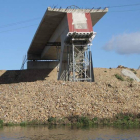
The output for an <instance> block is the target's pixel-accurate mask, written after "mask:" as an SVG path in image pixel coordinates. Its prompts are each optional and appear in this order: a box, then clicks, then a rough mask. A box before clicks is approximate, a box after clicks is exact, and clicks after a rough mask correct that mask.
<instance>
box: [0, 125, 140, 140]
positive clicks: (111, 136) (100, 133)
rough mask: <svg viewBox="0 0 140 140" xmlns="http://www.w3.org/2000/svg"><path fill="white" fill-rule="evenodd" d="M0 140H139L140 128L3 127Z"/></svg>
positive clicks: (0, 130)
mask: <svg viewBox="0 0 140 140" xmlns="http://www.w3.org/2000/svg"><path fill="white" fill-rule="evenodd" d="M0 140H140V128H114V127H103V126H102V127H101V126H100V127H94V128H93V127H92V128H91V127H90V128H85V127H84V128H77V127H71V126H57V127H49V126H26V127H21V126H12V127H6V126H4V127H3V128H0Z"/></svg>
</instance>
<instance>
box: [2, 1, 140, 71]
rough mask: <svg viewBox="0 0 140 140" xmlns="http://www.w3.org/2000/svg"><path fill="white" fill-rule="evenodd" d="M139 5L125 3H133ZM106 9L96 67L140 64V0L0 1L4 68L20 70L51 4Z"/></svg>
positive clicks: (97, 40)
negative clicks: (107, 9) (107, 8)
mask: <svg viewBox="0 0 140 140" xmlns="http://www.w3.org/2000/svg"><path fill="white" fill-rule="evenodd" d="M132 4H137V5H135V6H122V7H112V6H121V5H132ZM55 5H57V7H60V6H61V7H62V8H66V7H67V6H70V5H77V6H79V7H81V8H93V7H95V8H98V7H101V8H104V7H108V6H110V8H109V12H108V13H107V14H106V15H105V16H104V17H103V18H102V19H101V20H100V21H99V22H98V23H97V24H96V25H95V26H94V27H93V30H94V31H95V32H97V35H96V37H95V38H94V40H93V42H92V44H93V45H92V49H91V50H92V55H93V66H94V67H105V68H110V67H112V68H116V67H117V66H118V65H124V66H126V67H130V68H138V66H139V65H140V18H139V15H140V0H133V1H132V0H129V1H128V0H123V1H122V0H116V1H115V0H114V1H113V0H77V1H76V0H69V1H68V0H59V1H56V0H51V1H50V0H0V70H2V69H9V70H10V69H11V70H14V69H20V67H21V64H22V59H23V56H24V55H25V54H26V53H27V50H28V48H29V46H30V43H31V41H32V39H33V36H34V34H35V32H36V30H37V27H38V25H39V23H40V21H41V19H42V17H43V15H44V13H45V11H46V9H47V7H49V6H55Z"/></svg>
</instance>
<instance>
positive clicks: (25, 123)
mask: <svg viewBox="0 0 140 140" xmlns="http://www.w3.org/2000/svg"><path fill="white" fill-rule="evenodd" d="M27 124H28V123H27V122H26V121H25V122H21V123H20V126H26V125H27Z"/></svg>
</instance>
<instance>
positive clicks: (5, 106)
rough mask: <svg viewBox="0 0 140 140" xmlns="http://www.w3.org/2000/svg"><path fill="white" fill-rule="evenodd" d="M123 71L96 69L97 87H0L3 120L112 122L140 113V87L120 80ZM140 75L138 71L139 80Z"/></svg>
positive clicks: (47, 82)
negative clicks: (83, 118) (73, 118)
mask: <svg viewBox="0 0 140 140" xmlns="http://www.w3.org/2000/svg"><path fill="white" fill-rule="evenodd" d="M116 73H118V74H121V69H99V68H96V69H95V80H96V82H94V83H88V82H75V83H74V82H63V81H56V80H51V79H49V78H48V79H47V78H46V80H38V81H34V82H19V83H11V84H1V85H0V119H2V120H3V121H4V122H5V123H8V122H13V123H20V122H23V121H32V120H40V121H47V120H48V118H49V117H56V118H64V117H70V116H88V117H90V118H94V117H98V118H112V117H113V116H115V115H116V114H118V113H120V112H122V113H135V114H138V113H140V83H139V82H136V81H129V80H127V77H124V79H125V80H124V81H120V80H118V79H117V78H116V77H115V76H114V74H116ZM139 74H140V71H137V76H138V77H139Z"/></svg>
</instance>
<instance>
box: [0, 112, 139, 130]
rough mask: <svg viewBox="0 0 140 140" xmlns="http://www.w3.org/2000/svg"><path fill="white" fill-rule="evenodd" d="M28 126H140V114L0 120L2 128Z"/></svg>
mask: <svg viewBox="0 0 140 140" xmlns="http://www.w3.org/2000/svg"><path fill="white" fill-rule="evenodd" d="M15 125H20V126H28V125H76V126H78V127H82V126H94V125H106V126H140V113H139V114H130V113H119V114H117V115H116V116H114V117H113V118H102V119H101V118H97V117H94V118H90V117H85V116H81V117H80V116H70V117H66V118H61V119H60V118H59V119H58V118H54V117H50V118H49V119H48V120H46V121H38V120H32V121H24V122H21V123H17V124H15V123H12V122H9V123H4V121H3V120H0V127H3V126H15Z"/></svg>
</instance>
